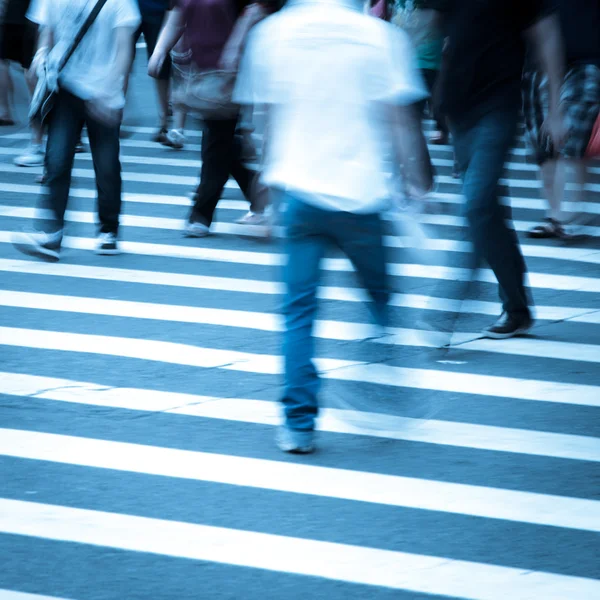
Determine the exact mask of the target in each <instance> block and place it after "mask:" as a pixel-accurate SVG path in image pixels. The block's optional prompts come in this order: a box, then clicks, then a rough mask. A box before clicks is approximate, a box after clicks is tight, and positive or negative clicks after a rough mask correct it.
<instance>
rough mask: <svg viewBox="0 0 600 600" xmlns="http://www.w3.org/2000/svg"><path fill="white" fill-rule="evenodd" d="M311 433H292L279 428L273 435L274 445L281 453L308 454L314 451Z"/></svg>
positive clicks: (289, 430)
mask: <svg viewBox="0 0 600 600" xmlns="http://www.w3.org/2000/svg"><path fill="white" fill-rule="evenodd" d="M314 435H315V434H314V432H313V431H294V430H293V429H288V428H287V427H285V426H282V427H280V428H279V429H278V430H277V433H276V435H275V443H276V444H277V447H278V448H279V449H280V450H281V451H282V452H289V453H290V454H310V453H311V452H314V451H315V446H314Z"/></svg>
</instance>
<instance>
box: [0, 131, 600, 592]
mask: <svg viewBox="0 0 600 600" xmlns="http://www.w3.org/2000/svg"><path fill="white" fill-rule="evenodd" d="M127 131H128V134H130V137H128V138H127V139H124V140H122V156H123V161H122V164H123V180H124V188H125V194H124V200H125V202H124V214H123V219H122V224H123V227H122V234H121V235H122V239H123V242H122V248H123V250H124V254H123V255H121V256H118V257H98V256H96V255H94V254H92V253H91V252H89V250H91V249H93V247H94V233H95V214H94V206H93V204H92V202H91V201H92V200H93V199H94V198H95V191H94V189H93V185H94V179H93V177H94V175H93V170H92V168H91V167H92V165H91V162H90V156H89V154H83V155H78V156H77V157H76V159H75V169H74V181H73V189H72V191H71V201H70V206H69V209H70V210H69V211H68V213H67V220H68V222H69V229H68V232H67V233H68V235H67V237H66V239H65V244H64V252H63V255H62V256H61V261H60V262H59V263H56V264H45V263H40V262H36V261H33V260H29V259H25V258H24V257H23V256H22V255H19V254H18V253H16V252H15V251H14V250H13V249H12V246H11V245H10V234H11V232H12V231H14V230H15V229H18V228H20V227H22V226H26V225H27V224H29V223H31V222H32V220H33V221H34V222H35V221H36V220H38V219H40V218H43V217H44V214H43V212H40V211H39V210H37V209H36V207H35V201H36V198H37V196H38V194H40V193H41V189H40V187H39V186H37V185H35V184H34V178H35V174H36V173H38V171H36V170H35V169H31V170H27V171H23V170H22V169H18V168H16V167H13V165H12V159H13V157H14V155H15V154H16V153H17V152H18V149H19V147H20V146H19V145H20V144H22V143H23V142H24V139H25V136H24V134H22V133H8V134H7V135H4V136H0V195H1V197H2V201H1V202H0V274H1V275H0V277H1V281H2V286H0V345H1V347H2V348H1V355H0V356H1V359H0V415H1V417H2V418H1V419H0V474H2V476H1V477H0V479H1V480H2V482H3V483H2V488H1V493H0V561H1V563H2V564H3V568H2V569H0V599H1V600H43V599H48V598H52V599H59V600H60V599H62V600H79V599H83V598H85V599H88V598H90V599H92V600H100V599H104V598H111V599H113V598H114V599H121V598H127V599H137V598H139V599H144V598H161V599H162V598H164V599H165V600H170V599H172V598H178V599H180V598H181V599H184V598H190V599H192V598H194V599H197V598H207V599H210V600H212V599H220V598H231V599H238V598H239V599H241V600H247V599H254V598H256V599H259V598H260V599H261V600H262V599H271V598H273V599H277V600H284V599H285V600H287V599H292V598H306V597H311V598H326V597H330V598H332V599H335V600H337V599H340V600H342V599H344V600H346V599H355V598H356V599H359V598H360V599H361V600H362V599H365V598H369V599H374V600H380V599H388V598H389V599H392V598H393V599H394V600H405V599H406V600H408V599H411V600H413V599H414V600H422V599H423V600H424V599H432V598H433V599H434V600H435V599H442V598H465V599H477V600H499V599H502V600H504V599H506V598H515V599H518V600H521V599H530V598H531V599H533V598H535V599H536V600H537V599H539V598H544V599H550V600H553V599H557V600H558V599H560V600H564V599H566V598H568V599H569V600H578V599H583V600H588V599H592V598H596V597H600V570H599V568H598V560H597V557H598V555H599V553H600V541H599V540H600V537H599V535H598V534H599V533H600V496H599V493H598V490H599V489H600V488H599V484H600V471H599V464H600V429H599V426H598V423H599V422H600V421H599V420H598V414H599V412H598V411H600V379H599V373H600V371H599V370H598V362H600V350H599V346H600V335H599V334H600V271H599V268H598V265H599V262H600V246H598V244H597V242H595V241H594V240H592V241H590V242H587V243H586V244H582V245H578V246H571V247H563V246H560V245H556V244H553V243H550V242H539V243H538V242H535V243H532V242H530V241H524V243H523V253H524V255H525V257H526V259H527V262H528V265H529V269H530V272H529V281H530V286H531V289H532V292H533V295H534V299H535V301H536V308H535V312H536V317H537V324H536V327H535V329H534V330H533V335H532V336H530V337H528V338H523V339H513V340H507V341H502V342H493V341H490V340H482V339H480V337H479V335H478V333H477V332H478V331H480V329H481V328H482V327H483V326H484V325H486V324H488V323H489V321H490V320H491V319H492V318H494V317H495V316H497V315H498V314H499V312H500V304H499V302H498V299H497V295H496V286H495V280H494V278H493V274H492V273H491V272H490V271H489V270H486V269H483V270H482V271H481V272H480V273H479V274H478V276H477V281H476V282H475V285H474V287H473V288H472V290H471V295H470V298H469V299H468V300H466V301H462V298H461V296H460V294H459V293H458V292H457V290H456V289H455V286H454V285H453V284H454V283H455V282H457V281H460V280H463V279H466V278H467V276H468V275H469V270H468V268H467V262H466V260H467V254H468V252H469V250H470V246H469V244H468V242H467V241H466V237H465V222H464V219H463V218H462V216H461V214H460V202H461V199H460V186H459V183H458V182H457V181H456V180H454V179H452V177H450V171H451V168H452V160H451V151H450V149H449V148H447V147H437V148H432V149H431V152H432V156H433V158H434V162H435V164H436V167H437V169H438V172H439V181H438V183H439V185H438V190H437V192H436V194H435V195H434V202H433V203H432V204H431V208H430V210H429V212H426V213H425V214H424V215H423V216H422V222H423V223H424V227H425V228H426V231H427V233H428V237H427V238H420V239H419V240H416V239H415V238H414V237H411V236H410V235H407V234H406V233H402V232H401V231H398V230H397V229H395V228H394V221H393V219H392V220H391V221H390V223H389V229H390V231H389V234H388V237H387V238H386V244H387V247H388V251H389V255H390V259H391V267H390V273H391V275H392V278H393V281H394V288H395V294H394V295H393V297H392V301H391V307H392V318H393V320H394V328H393V331H392V332H391V333H392V335H391V336H389V337H388V338H384V339H382V340H378V341H373V340H371V341H369V339H370V338H371V337H372V335H373V330H372V327H371V325H370V320H369V316H368V312H367V310H366V308H365V306H364V303H365V300H366V298H365V295H364V292H363V291H362V289H361V288H360V286H359V285H358V283H357V282H356V280H355V278H354V273H353V271H352V267H351V265H350V263H349V262H348V261H347V260H346V259H345V258H344V257H342V256H340V255H337V254H335V253H333V254H331V255H330V256H328V257H327V258H326V259H325V260H324V261H323V264H322V269H323V286H322V288H321V290H320V291H319V297H320V301H321V305H320V311H319V315H318V321H317V323H316V327H315V332H314V333H315V337H316V344H317V348H316V356H317V359H316V365H317V368H318V369H319V371H320V372H321V374H322V377H323V380H324V386H323V392H322V397H323V404H324V410H323V412H322V415H321V418H320V420H319V424H318V428H319V431H318V445H319V452H317V453H316V454H315V455H312V456H310V457H292V456H286V455H281V454H280V453H279V452H278V450H277V449H276V448H275V447H274V445H273V442H272V438H273V434H274V429H275V427H276V426H277V425H278V423H279V421H280V409H279V406H278V403H277V400H278V394H279V389H280V387H279V386H280V381H281V372H282V359H281V349H280V335H281V330H282V322H281V318H280V316H279V312H280V311H279V306H280V303H281V300H282V294H283V291H284V290H283V284H282V281H281V275H280V272H279V269H280V268H281V266H282V265H283V264H284V261H285V256H284V253H283V250H282V248H281V247H280V244H279V241H278V239H277V236H275V238H274V239H272V240H270V241H265V240H264V239H262V238H261V237H260V236H259V237H252V235H251V234H252V231H251V230H247V229H243V228H242V227H240V226H238V225H236V224H235V220H236V219H237V218H238V217H239V216H240V215H241V214H242V211H243V210H246V209H247V204H246V203H245V201H244V200H243V198H242V196H241V193H240V190H239V189H238V188H237V187H236V185H235V184H234V183H232V182H230V183H229V184H228V187H227V188H226V190H225V194H224V199H223V200H222V202H221V204H220V205H219V209H218V215H217V223H216V224H215V227H214V235H213V236H210V237H209V238H206V239H203V240H189V239H185V238H183V237H182V236H181V234H180V230H181V226H182V222H183V219H184V218H185V216H186V214H187V211H188V210H189V206H190V200H189V198H188V197H187V195H186V194H187V193H188V192H190V191H191V190H192V189H193V187H194V185H195V184H196V183H197V177H198V170H199V168H200V160H199V154H198V151H199V145H198V141H199V135H198V134H197V132H194V131H191V132H190V135H189V136H188V137H189V138H190V140H191V142H192V143H191V144H189V145H188V146H187V147H186V149H185V150H183V151H181V152H174V151H171V150H168V149H164V148H161V147H160V146H157V145H156V144H154V143H152V142H150V141H149V135H150V134H152V133H154V129H152V128H150V127H137V128H134V127H131V126H130V127H128V128H127ZM504 184H505V185H506V186H507V188H508V190H509V191H510V194H511V198H510V205H511V206H512V216H513V219H514V223H515V228H516V229H517V231H518V232H523V231H526V230H527V229H528V228H529V227H531V226H532V225H533V224H535V223H536V222H537V221H538V220H539V219H540V218H541V216H542V211H543V209H544V204H543V202H542V201H541V199H540V197H539V189H538V187H539V186H538V183H537V182H536V180H535V172H534V170H533V169H532V168H531V165H529V164H528V163H527V162H526V156H525V150H524V147H523V144H522V141H521V142H520V143H519V144H518V147H517V148H516V149H515V151H514V152H513V154H512V155H511V158H510V162H509V164H508V165H507V174H506V180H505V181H504ZM598 186H600V169H598V168H597V167H595V168H594V175H593V180H592V183H591V184H590V187H589V192H590V194H589V199H587V200H586V202H585V203H583V204H582V208H583V210H585V211H586V212H588V213H589V214H590V215H598V214H600V204H598V203H597V192H598V189H597V188H598ZM507 202H508V199H507ZM598 229H599V228H598V227H597V224H593V225H589V226H588V233H590V234H592V235H596V234H597V230H598ZM247 234H249V235H247ZM452 311H460V313H461V316H460V319H459V321H458V322H457V324H456V327H457V331H456V333H455V335H454V337H453V343H454V344H455V345H454V346H453V347H452V348H451V349H449V350H448V349H446V350H440V349H438V346H439V343H438V342H439V340H438V339H436V338H435V336H433V337H432V336H431V334H426V333H424V332H423V331H422V329H421V328H420V327H419V321H420V319H421V318H422V316H423V315H438V316H445V315H447V314H448V313H450V312H452ZM357 407H360V409H361V410H360V411H357V410H356V409H357Z"/></svg>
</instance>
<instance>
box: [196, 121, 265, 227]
mask: <svg viewBox="0 0 600 600" xmlns="http://www.w3.org/2000/svg"><path fill="white" fill-rule="evenodd" d="M236 126H237V119H229V120H224V121H205V122H204V129H203V132H202V170H201V172H200V185H199V186H198V190H197V192H196V203H195V205H194V208H193V209H192V213H191V215H190V221H200V222H201V223H204V224H205V225H210V224H211V223H212V220H213V216H214V212H215V209H216V207H217V204H218V202H219V200H220V198H221V194H222V193H223V188H224V187H225V184H226V183H227V180H228V179H229V175H230V174H231V175H232V176H233V178H234V179H235V180H236V181H237V182H238V184H239V186H240V188H241V190H242V192H243V193H244V196H245V197H246V198H247V199H250V198H251V195H252V188H253V184H254V180H255V177H256V173H255V172H254V171H251V170H250V169H248V168H247V167H246V166H244V164H243V162H242V155H243V148H242V142H241V139H240V137H239V136H238V135H236Z"/></svg>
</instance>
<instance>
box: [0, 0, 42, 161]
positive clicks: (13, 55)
mask: <svg viewBox="0 0 600 600" xmlns="http://www.w3.org/2000/svg"><path fill="white" fill-rule="evenodd" d="M29 4H30V0H0V125H14V124H15V122H14V119H13V117H12V114H11V108H10V104H11V98H10V95H11V92H12V93H14V87H13V83H12V81H11V78H10V71H9V68H10V63H11V62H12V63H15V64H17V65H19V66H20V67H21V68H22V69H23V72H24V74H25V81H26V83H27V87H28V89H29V92H30V93H33V90H34V88H35V77H34V76H32V75H33V74H32V73H30V72H29V67H30V66H31V62H32V60H33V55H34V54H35V49H36V43H37V26H36V25H35V24H34V23H32V22H31V21H29V20H28V19H27V17H26V15H27V11H28V9H29ZM15 164H16V165H18V166H22V167H38V166H41V165H43V164H44V151H43V148H42V129H41V127H39V126H38V125H37V124H36V123H32V124H31V142H30V144H29V146H28V148H27V150H26V151H25V152H24V153H23V154H21V155H19V156H17V157H16V158H15Z"/></svg>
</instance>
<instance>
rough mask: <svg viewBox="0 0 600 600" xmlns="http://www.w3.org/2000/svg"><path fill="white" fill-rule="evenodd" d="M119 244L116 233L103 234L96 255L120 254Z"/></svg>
mask: <svg viewBox="0 0 600 600" xmlns="http://www.w3.org/2000/svg"><path fill="white" fill-rule="evenodd" d="M119 253H120V250H119V244H118V242H117V236H116V234H114V233H101V234H100V235H99V236H98V241H97V243H96V254H102V255H111V254H119Z"/></svg>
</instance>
